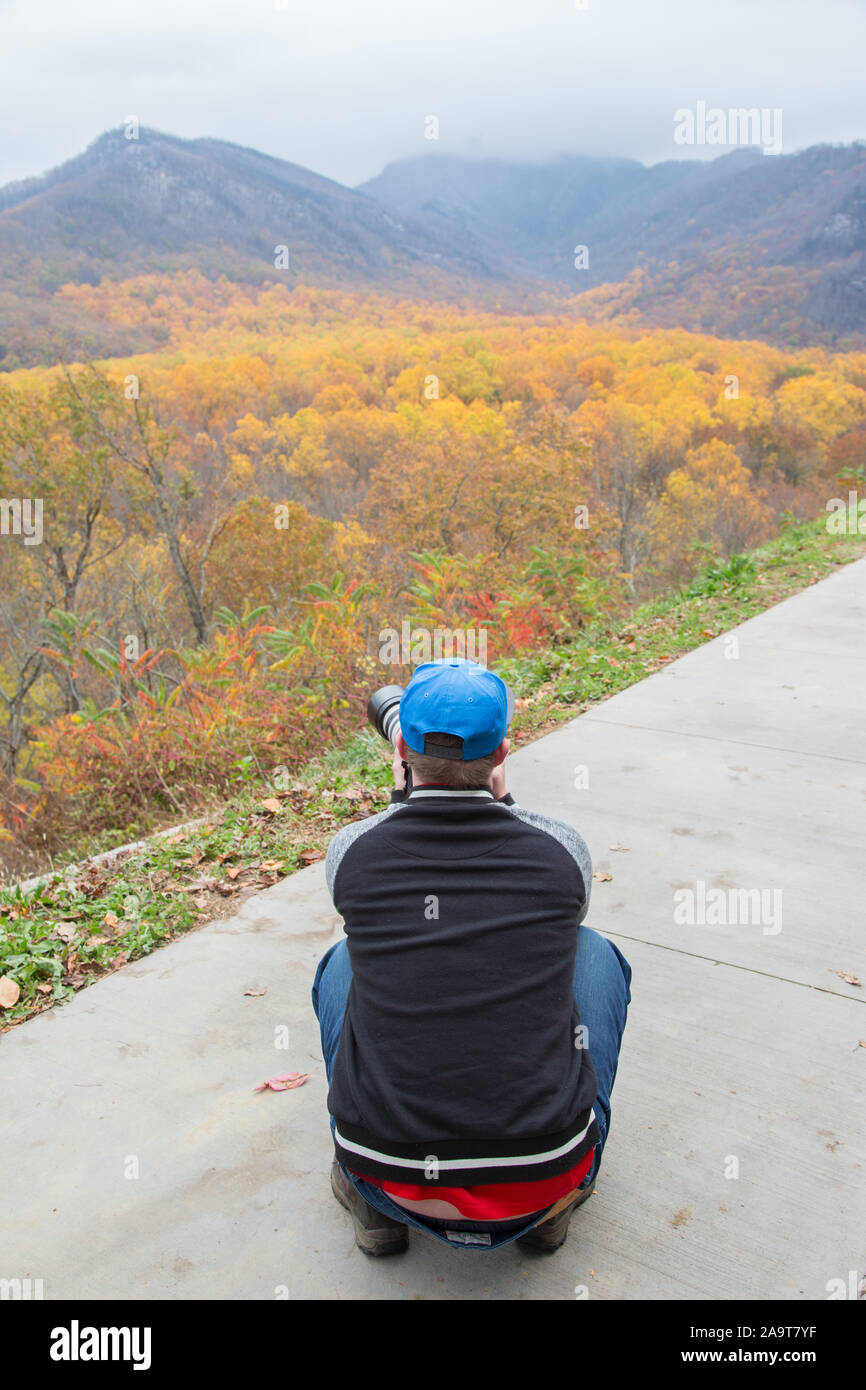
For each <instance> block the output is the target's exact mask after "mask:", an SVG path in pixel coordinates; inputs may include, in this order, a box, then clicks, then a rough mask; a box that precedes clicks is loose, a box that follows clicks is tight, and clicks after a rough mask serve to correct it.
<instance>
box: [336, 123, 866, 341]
mask: <svg viewBox="0 0 866 1390" xmlns="http://www.w3.org/2000/svg"><path fill="white" fill-rule="evenodd" d="M360 189H361V191H362V192H364V193H367V194H368V195H370V196H371V197H374V198H376V199H378V200H379V201H380V202H381V203H382V204H384V205H385V206H386V207H389V208H391V209H392V211H393V212H394V213H395V214H396V215H397V216H400V217H406V218H412V219H414V220H415V221H417V222H421V223H423V224H424V225H426V226H429V227H430V228H431V229H435V230H437V231H439V232H442V233H444V232H445V231H446V229H452V228H454V229H459V230H460V232H461V234H462V236H463V237H464V239H465V244H466V247H467V250H471V251H472V253H473V254H474V255H475V256H478V257H482V258H486V259H487V260H488V261H490V263H493V262H494V259H495V261H496V264H497V265H498V266H500V267H501V268H502V269H504V270H506V271H508V272H510V273H511V274H515V275H526V274H531V275H533V276H535V277H537V278H538V279H540V280H542V281H545V282H547V283H549V284H550V285H555V286H557V287H558V288H560V289H564V290H568V291H569V292H570V293H572V294H581V293H582V292H584V291H586V290H587V289H593V288H596V289H597V288H598V287H600V286H602V285H605V284H620V283H621V282H623V281H626V279H627V277H631V286H630V288H629V287H628V286H626V287H625V290H624V292H622V293H619V294H618V295H616V296H610V297H609V298H611V299H613V301H614V302H615V304H616V311H617V313H620V314H621V313H627V312H629V311H630V310H633V309H635V308H637V309H639V310H640V312H641V315H642V316H643V317H644V318H646V320H647V321H649V322H651V323H657V324H659V325H664V326H675V325H679V326H682V327H686V328H694V329H700V330H701V331H706V332H718V333H720V334H726V335H729V336H734V337H736V336H749V335H751V336H766V337H769V338H775V339H776V340H778V341H781V342H785V343H787V344H788V345H790V344H791V343H795V342H809V341H816V340H818V341H826V342H839V343H841V342H843V341H845V340H850V345H855V344H862V343H864V342H866V144H862V143H861V144H854V145H849V146H829V145H817V146H813V147H812V148H810V149H808V150H805V151H802V152H801V153H798V154H794V155H764V154H762V153H761V152H760V151H759V150H757V149H754V148H743V149H740V150H735V151H734V152H733V153H731V154H727V155H723V156H721V157H720V158H718V159H714V160H709V161H700V160H677V161H667V162H665V163H662V164H656V165H653V166H651V167H647V166H645V165H642V164H638V163H637V162H635V161H632V160H620V159H588V158H568V159H561V160H558V161H556V162H554V163H550V164H546V165H527V164H511V163H507V162H505V161H501V160H492V159H491V160H483V161H469V160H461V159H454V158H449V157H446V156H436V155H427V156H424V157H419V158H417V159H410V160H402V161H400V162H398V163H394V164H390V165H388V166H387V168H386V169H385V170H384V171H383V172H382V173H381V174H380V175H378V177H376V178H374V179H371V180H369V181H368V182H366V183H364V184H362V185H361V186H360ZM577 246H585V247H586V248H587V252H588V265H587V266H586V268H581V269H576V268H575V248H576V247H577ZM638 272H639V273H638ZM604 302H606V301H605V300H604V299H603V298H601V297H599V296H596V297H595V298H594V299H593V298H591V299H590V301H589V302H588V303H587V305H586V306H585V307H587V308H588V309H591V308H592V306H593V304H595V303H599V304H603V303H604ZM575 307H576V309H577V311H578V312H580V309H581V303H580V301H578V303H577V304H576V306H575Z"/></svg>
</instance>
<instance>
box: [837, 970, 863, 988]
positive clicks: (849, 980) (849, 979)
mask: <svg viewBox="0 0 866 1390" xmlns="http://www.w3.org/2000/svg"><path fill="white" fill-rule="evenodd" d="M836 974H837V975H838V976H839V979H840V980H844V981H845V983H846V985H857V986H858V987H859V986H861V985H862V984H863V981H862V980H858V979H857V976H856V975H850V974H849V973H848V971H847V970H837V971H836Z"/></svg>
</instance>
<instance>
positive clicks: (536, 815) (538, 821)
mask: <svg viewBox="0 0 866 1390" xmlns="http://www.w3.org/2000/svg"><path fill="white" fill-rule="evenodd" d="M508 809H509V811H510V812H511V814H512V815H513V816H517V818H518V820H522V821H525V822H526V824H527V825H532V826H534V827H535V829H536V830H545V831H546V832H547V834H548V835H552V836H553V838H554V840H558V841H559V843H560V844H561V845H562V847H563V848H564V849H567V850H568V852H569V854H570V855H571V857H572V859H573V860H574V862H575V863H576V864H577V867H578V868H579V870H580V876H581V878H582V879H583V889H584V893H585V895H586V896H585V900H584V904H583V907H582V908H581V909H580V915H579V916H578V919H577V925H578V926H580V924H581V922H582V921H583V920H584V918H585V917H586V914H587V912H588V911H589V895H590V892H591V891H592V856H591V854H590V852H589V846H588V845H587V843H586V841H585V840H584V838H583V836H582V835H578V833H577V831H576V830H575V829H574V828H573V827H572V826H570V825H567V824H566V822H565V821H564V820H555V819H554V818H553V816H543V815H542V814H541V812H540V811H525V810H524V809H523V807H522V806H518V805H517V804H516V803H515V804H514V805H512V806H509V808H508Z"/></svg>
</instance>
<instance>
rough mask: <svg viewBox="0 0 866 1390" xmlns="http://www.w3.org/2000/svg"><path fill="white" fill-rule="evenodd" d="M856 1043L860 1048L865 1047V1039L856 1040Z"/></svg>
mask: <svg viewBox="0 0 866 1390" xmlns="http://www.w3.org/2000/svg"><path fill="white" fill-rule="evenodd" d="M857 1042H858V1044H859V1046H860V1047H866V1038H858V1039H857Z"/></svg>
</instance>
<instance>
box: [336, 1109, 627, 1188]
mask: <svg viewBox="0 0 866 1390" xmlns="http://www.w3.org/2000/svg"><path fill="white" fill-rule="evenodd" d="M599 1138H600V1135H599V1130H598V1124H597V1122H596V1118H595V1115H594V1113H593V1112H592V1110H590V1112H589V1119H588V1121H587V1123H586V1124H585V1125H584V1126H583V1127H582V1128H581V1129H580V1130H579V1131H578V1132H577V1133H576V1134H573V1135H571V1136H570V1137H569V1138H567V1139H565V1140H563V1141H561V1142H559V1143H556V1144H553V1145H550V1146H548V1145H545V1146H544V1147H543V1148H539V1149H534V1150H531V1151H529V1152H527V1151H526V1149H525V1147H524V1151H523V1152H512V1153H502V1152H501V1151H500V1152H499V1153H487V1154H485V1153H483V1152H482V1153H478V1152H477V1150H478V1149H479V1148H482V1146H481V1145H478V1144H470V1145H468V1146H467V1147H470V1148H475V1149H476V1154H475V1155H473V1156H469V1155H468V1154H466V1153H463V1154H461V1155H459V1156H457V1155H455V1154H454V1152H453V1151H454V1148H455V1141H454V1140H450V1141H448V1143H443V1144H442V1145H440V1146H439V1147H440V1149H444V1150H449V1151H450V1156H448V1157H445V1156H440V1155H439V1154H437V1153H436V1152H435V1150H436V1147H437V1145H436V1143H435V1141H432V1140H431V1142H430V1145H429V1150H428V1152H427V1153H426V1154H425V1155H423V1156H421V1155H419V1154H418V1146H412V1147H413V1148H414V1149H415V1153H414V1154H408V1153H406V1152H405V1151H404V1153H402V1154H395V1153H392V1152H388V1150H387V1149H386V1148H384V1147H383V1146H382V1145H381V1141H379V1143H378V1144H374V1143H372V1142H371V1143H368V1144H364V1143H362V1142H361V1141H360V1139H353V1138H350V1137H348V1136H347V1135H345V1134H343V1133H342V1132H341V1130H340V1128H339V1125H337V1127H336V1129H335V1133H334V1144H335V1147H336V1150H337V1157H338V1159H339V1160H340V1162H341V1163H344V1164H345V1165H346V1166H347V1167H350V1168H352V1169H353V1171H356V1172H362V1173H363V1172H366V1173H369V1174H370V1175H371V1176H373V1177H378V1178H391V1179H393V1180H394V1181H396V1182H400V1181H402V1182H411V1181H412V1180H413V1179H415V1180H416V1181H421V1182H423V1183H424V1184H425V1185H426V1184H428V1183H429V1184H430V1185H431V1186H435V1185H436V1184H437V1183H439V1184H441V1185H443V1186H454V1187H464V1186H465V1187H470V1186H473V1185H482V1184H486V1183H496V1182H533V1181H536V1180H540V1179H542V1178H547V1177H555V1176H556V1175H557V1174H559V1173H563V1172H567V1171H568V1170H569V1169H570V1168H573V1167H574V1166H575V1165H576V1164H577V1163H578V1162H579V1161H580V1160H581V1158H583V1157H584V1156H585V1155H586V1154H587V1153H588V1152H589V1150H590V1149H591V1148H593V1147H594V1146H595V1144H596V1143H597V1142H598V1140H599ZM526 1142H527V1141H522V1143H523V1144H524V1145H525V1144H526ZM396 1147H400V1148H404V1149H405V1146H403V1145H399V1146H396ZM503 1147H508V1148H512V1149H514V1148H518V1147H519V1144H518V1145H515V1143H514V1141H512V1142H510V1143H508V1144H507V1145H504V1146H503Z"/></svg>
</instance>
